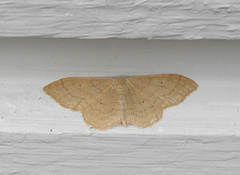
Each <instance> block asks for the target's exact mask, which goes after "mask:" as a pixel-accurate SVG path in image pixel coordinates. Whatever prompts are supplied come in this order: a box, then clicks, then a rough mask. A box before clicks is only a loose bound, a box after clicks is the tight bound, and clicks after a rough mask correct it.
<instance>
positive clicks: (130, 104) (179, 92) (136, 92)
mask: <svg viewBox="0 0 240 175" xmlns="http://www.w3.org/2000/svg"><path fill="white" fill-rule="evenodd" d="M197 87H198V85H197V83H196V82H194V81H193V80H191V79H190V78H187V77H185V76H182V75H178V74H160V75H149V76H138V77H117V78H84V77H68V78H62V79H59V80H57V81H54V82H52V83H50V84H48V85H47V86H45V87H44V88H43V90H44V92H45V93H46V94H48V95H49V96H50V97H52V98H53V99H54V100H55V101H56V102H57V103H59V104H60V105H61V106H63V107H65V108H69V109H71V110H73V111H80V112H82V117H83V119H84V121H85V122H86V123H87V124H88V125H91V126H92V127H94V128H96V129H99V130H105V129H108V128H111V127H112V126H113V125H117V124H122V125H124V126H126V125H127V124H134V125H136V126H139V127H142V128H145V127H149V126H151V125H153V124H154V123H155V122H157V121H159V120H160V119H161V118H162V115H163V110H164V109H166V108H168V107H170V106H174V105H177V104H179V103H181V102H182V101H183V100H184V99H185V98H186V97H187V96H188V95H189V94H190V93H191V92H193V91H194V90H196V89H197Z"/></svg>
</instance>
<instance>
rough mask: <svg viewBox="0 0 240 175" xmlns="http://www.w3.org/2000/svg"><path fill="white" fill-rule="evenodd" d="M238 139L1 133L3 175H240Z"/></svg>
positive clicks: (227, 137)
mask: <svg viewBox="0 0 240 175" xmlns="http://www.w3.org/2000/svg"><path fill="white" fill-rule="evenodd" d="M239 144H240V139H239V137H237V136H221V137H219V136H207V135H205V136H200V135H197V136H186V135H165V136H164V135H155V134H151V135H144V134H143V135H138V134H132V135H131V134H116V133H115V134H94V133H92V134H89V135H82V134H76V135H74V134H20V133H16V134H9V133H0V155H1V157H0V163H1V165H0V169H1V174H3V175H5V174H6V175H7V174H24V175H32V174H64V175H65V174H71V175H79V172H81V173H80V174H85V175H92V174H100V175H112V174H116V175H122V174H127V175H132V174H139V175H146V174H148V175H156V174H171V175H186V174H194V175H202V174H210V175H215V174H231V175H238V174H239V172H240V166H239V160H240V147H239Z"/></svg>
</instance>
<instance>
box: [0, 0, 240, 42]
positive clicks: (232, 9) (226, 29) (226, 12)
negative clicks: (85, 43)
mask: <svg viewBox="0 0 240 175" xmlns="http://www.w3.org/2000/svg"><path fill="white" fill-rule="evenodd" d="M0 12H1V15H0V36H1V37H28V36H40V37H54V38H56V37H57V38H59V37H60V38H66V37H67V38H81V39H83V38H95V39H96V38H113V37H116V38H149V39H152V38H153V39H213V38H214V39H240V25H239V24H240V3H239V1H238V0H228V1H222V0H157V1H156V0H114V1H109V0H98V1H96V0H95V1H89V0H81V1H77V0H61V1H59V0H41V1H39V0H1V2H0Z"/></svg>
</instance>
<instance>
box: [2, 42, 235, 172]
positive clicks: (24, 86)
mask: <svg viewBox="0 0 240 175" xmlns="http://www.w3.org/2000/svg"><path fill="white" fill-rule="evenodd" d="M239 45H240V41H220V40H218V41H217V40H215V41H211V40H201V41H200V40H199V41H166V40H165V41H163V40H151V41H149V40H145V39H135V40H125V39H105V40H77V39H40V38H0V53H1V54H0V84H1V85H0V97H1V98H0V109H1V111H0V134H1V136H0V173H1V174H11V173H12V174H14V173H16V174H54V173H55V174H79V172H84V173H85V174H92V173H93V172H97V173H98V174H112V173H113V172H114V174H134V173H138V174H156V173H157V174H159V173H161V174H187V173H189V174H191V173H192V174H204V173H208V174H219V173H222V174H238V172H239V171H240V166H239V165H240V150H239V148H240V147H239V145H240V140H239V136H240V129H239V128H240V112H239V111H240V103H239V99H240V91H239V88H240V79H239V75H240V69H239V66H240V59H239V55H240V49H239ZM161 73H178V74H182V75H185V76H188V77H190V78H192V79H193V80H195V81H196V82H197V83H198V85H199V88H198V90H197V91H195V92H194V93H192V94H191V95H190V96H189V97H188V98H187V99H186V100H185V101H184V102H183V103H181V104H180V105H178V106H175V107H171V108H169V109H167V110H165V111H164V115H163V119H162V120H161V121H159V122H158V123H156V124H155V125H153V126H152V127H150V128H146V129H139V128H137V127H134V126H127V127H123V126H117V127H114V128H112V129H110V130H107V131H98V130H95V129H92V128H90V127H89V126H87V125H86V124H85V123H84V122H83V120H82V118H81V114H80V113H78V112H72V111H70V110H68V109H64V108H62V107H60V106H59V105H58V104H57V103H55V102H54V101H53V100H52V99H51V98H50V97H49V96H47V95H46V94H44V93H43V91H42V87H43V86H45V85H46V84H48V83H50V82H52V81H54V80H56V79H59V78H62V77H69V76H79V77H102V76H120V75H124V76H132V75H149V74H161Z"/></svg>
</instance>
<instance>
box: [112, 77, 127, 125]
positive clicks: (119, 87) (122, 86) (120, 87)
mask: <svg viewBox="0 0 240 175" xmlns="http://www.w3.org/2000/svg"><path fill="white" fill-rule="evenodd" d="M114 87H115V88H116V92H117V97H118V100H119V105H120V109H121V115H122V117H121V120H122V121H121V123H122V125H123V126H126V125H127V122H126V119H125V111H126V95H127V91H128V87H127V83H126V78H125V77H117V78H114Z"/></svg>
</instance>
